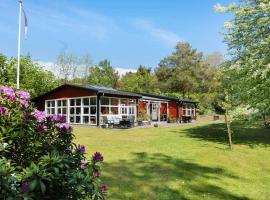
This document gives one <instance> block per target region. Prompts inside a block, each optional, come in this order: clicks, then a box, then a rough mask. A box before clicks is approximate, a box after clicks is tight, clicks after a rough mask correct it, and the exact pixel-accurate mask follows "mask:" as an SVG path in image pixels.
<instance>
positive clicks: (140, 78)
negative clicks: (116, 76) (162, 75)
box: [119, 65, 159, 93]
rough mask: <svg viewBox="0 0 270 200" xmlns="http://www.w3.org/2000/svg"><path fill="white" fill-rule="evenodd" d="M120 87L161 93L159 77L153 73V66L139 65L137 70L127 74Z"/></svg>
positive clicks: (132, 90) (128, 89) (125, 89)
mask: <svg viewBox="0 0 270 200" xmlns="http://www.w3.org/2000/svg"><path fill="white" fill-rule="evenodd" d="M119 89H121V90H124V91H131V92H141V93H159V89H158V88H157V78H156V76H155V75H154V74H152V73H151V68H146V67H145V66H142V65H141V66H139V68H138V70H137V72H135V73H132V72H130V73H127V74H125V75H124V76H123V77H122V78H121V80H120V83H119Z"/></svg>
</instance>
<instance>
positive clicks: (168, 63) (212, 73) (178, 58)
mask: <svg viewBox="0 0 270 200" xmlns="http://www.w3.org/2000/svg"><path fill="white" fill-rule="evenodd" d="M0 59H1V60H0V64H1V72H0V73H1V79H0V84H4V85H13V86H14V83H15V82H16V60H15V59H14V58H10V59H8V58H7V57H6V56H4V55H1V56H0ZM221 62H223V56H222V54H221V53H218V52H216V53H213V54H211V55H209V56H204V55H203V54H202V53H201V52H198V51H197V50H196V49H193V48H192V46H191V45H190V44H189V43H187V42H180V43H178V44H177V45H176V48H175V50H174V52H172V54H171V55H168V56H167V57H165V58H163V59H162V60H161V61H160V63H159V65H158V66H157V67H156V68H155V69H151V68H148V67H146V66H142V65H141V66H139V67H138V69H137V72H135V73H132V72H129V73H126V74H124V75H122V76H120V75H119V73H118V72H117V71H116V69H115V68H114V67H113V66H111V63H110V61H108V60H106V59H105V60H102V61H100V62H99V63H98V64H97V65H94V64H93V62H92V60H91V58H90V56H89V55H85V56H83V57H81V58H79V57H77V56H76V55H74V54H72V53H67V52H61V53H60V54H59V56H58V58H57V61H56V63H55V69H56V70H55V71H54V74H57V76H56V75H54V74H53V73H52V72H50V71H46V70H44V69H43V68H42V67H41V66H40V65H39V64H38V63H36V62H34V61H32V60H31V58H30V56H26V57H23V58H22V62H21V76H20V77H21V88H22V89H25V90H27V91H29V92H31V93H32V94H33V96H37V95H40V94H42V93H44V92H46V91H49V90H51V89H52V88H54V87H56V86H58V85H59V84H62V83H66V82H71V83H78V84H94V85H100V86H110V87H113V88H117V89H120V90H124V91H131V92H141V93H143V92H145V93H154V94H164V95H170V96H175V97H178V98H193V99H195V100H198V101H200V112H201V113H209V112H216V111H219V110H220V109H219V108H218V107H217V105H218V104H217V103H216V99H217V93H218V88H219V85H220V84H219V81H218V79H217V77H218V73H219V71H220V70H219V66H220V64H221Z"/></svg>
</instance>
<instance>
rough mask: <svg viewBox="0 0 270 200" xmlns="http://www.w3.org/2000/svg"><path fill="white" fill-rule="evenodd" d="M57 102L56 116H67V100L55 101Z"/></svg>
mask: <svg viewBox="0 0 270 200" xmlns="http://www.w3.org/2000/svg"><path fill="white" fill-rule="evenodd" d="M56 102H57V114H61V115H65V116H66V115H67V100H65V99H64V100H56Z"/></svg>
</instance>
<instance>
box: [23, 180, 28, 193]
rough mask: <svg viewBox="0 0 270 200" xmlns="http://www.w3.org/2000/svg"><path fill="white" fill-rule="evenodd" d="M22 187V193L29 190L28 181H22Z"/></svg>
mask: <svg viewBox="0 0 270 200" xmlns="http://www.w3.org/2000/svg"><path fill="white" fill-rule="evenodd" d="M22 189H23V192H24V193H27V192H29V183H28V182H26V181H25V182H23V183H22Z"/></svg>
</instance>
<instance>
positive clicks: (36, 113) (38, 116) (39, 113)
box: [33, 110, 46, 122]
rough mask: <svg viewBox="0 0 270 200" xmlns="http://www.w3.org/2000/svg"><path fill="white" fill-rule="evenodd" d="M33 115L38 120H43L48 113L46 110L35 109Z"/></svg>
mask: <svg viewBox="0 0 270 200" xmlns="http://www.w3.org/2000/svg"><path fill="white" fill-rule="evenodd" d="M33 115H34V116H35V118H36V120H37V122H43V121H44V120H45V118H46V114H45V112H42V111H39V110H35V111H34V112H33Z"/></svg>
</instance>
